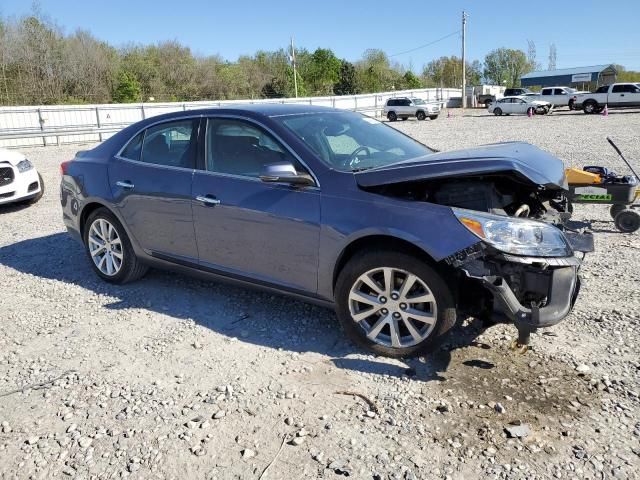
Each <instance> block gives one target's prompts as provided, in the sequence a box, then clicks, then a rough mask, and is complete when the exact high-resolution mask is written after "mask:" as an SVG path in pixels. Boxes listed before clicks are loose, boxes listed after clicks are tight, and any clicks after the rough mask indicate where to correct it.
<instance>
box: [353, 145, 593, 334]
mask: <svg viewBox="0 0 640 480" xmlns="http://www.w3.org/2000/svg"><path fill="white" fill-rule="evenodd" d="M366 173H367V172H364V174H363V175H361V176H359V181H358V183H359V186H360V188H363V189H365V190H367V191H370V192H375V193H378V194H381V195H385V196H391V197H395V198H401V199H404V200H409V201H422V202H429V203H434V204H439V205H444V206H448V207H451V209H452V212H453V214H454V215H455V216H456V217H457V218H458V220H459V222H460V223H461V224H462V225H463V226H464V227H466V229H467V230H469V231H470V232H471V233H473V234H474V235H475V236H476V237H477V238H478V242H477V243H475V244H473V245H472V246H470V247H468V248H466V249H464V250H462V251H459V252H456V253H454V254H452V255H450V256H448V257H447V258H445V259H443V260H441V262H442V263H443V264H444V266H445V268H444V269H443V270H446V271H447V272H448V275H450V276H452V277H453V278H450V280H451V281H450V284H451V285H456V286H457V297H458V305H459V310H461V311H462V312H463V313H464V314H468V315H469V316H473V317H476V318H481V319H487V320H489V319H491V320H495V319H496V318H497V319H505V320H508V321H511V322H513V323H514V324H515V326H516V327H517V329H518V342H517V343H519V344H521V345H527V344H528V342H529V336H530V334H531V332H533V331H535V330H536V329H538V328H543V327H549V326H552V325H555V324H557V323H558V322H560V321H561V320H562V319H563V318H565V317H566V316H567V315H568V314H569V312H570V311H571V309H572V307H573V305H574V303H575V300H576V298H577V295H578V291H579V289H580V277H579V269H580V265H581V263H582V258H579V257H578V256H577V255H578V252H581V253H582V254H585V253H587V252H592V251H593V237H592V236H591V235H590V234H583V233H579V232H575V231H572V230H570V229H569V228H568V227H567V226H566V222H567V220H568V219H569V217H570V213H569V211H568V209H569V203H568V201H567V197H566V193H567V184H566V179H565V177H564V171H563V164H562V161H561V160H559V159H557V158H555V157H553V156H551V155H549V154H547V153H546V152H543V151H541V150H539V149H537V148H535V147H533V146H531V145H526V144H520V143H511V144H503V145H496V146H488V147H483V148H481V149H477V150H466V151H464V152H462V153H456V152H451V153H447V154H435V155H433V156H432V158H431V160H430V161H424V162H414V163H411V164H405V165H402V167H399V168H396V169H391V168H390V169H387V170H386V171H377V172H371V174H369V175H366ZM359 175H360V174H359ZM583 256H584V255H582V257H583Z"/></svg>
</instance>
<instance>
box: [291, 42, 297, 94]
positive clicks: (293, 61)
mask: <svg viewBox="0 0 640 480" xmlns="http://www.w3.org/2000/svg"><path fill="white" fill-rule="evenodd" d="M291 63H293V89H294V91H295V94H296V98H298V74H297V73H296V49H295V48H294V47H293V37H291Z"/></svg>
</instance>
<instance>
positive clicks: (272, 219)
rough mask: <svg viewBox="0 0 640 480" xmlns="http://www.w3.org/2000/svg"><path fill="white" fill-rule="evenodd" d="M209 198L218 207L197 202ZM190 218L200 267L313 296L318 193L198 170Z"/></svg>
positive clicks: (311, 190)
mask: <svg viewBox="0 0 640 480" xmlns="http://www.w3.org/2000/svg"><path fill="white" fill-rule="evenodd" d="M207 195H208V196H209V197H210V198H215V199H216V200H218V201H219V202H220V203H219V204H211V205H207V204H205V203H204V202H201V201H197V200H195V198H196V197H198V196H201V197H205V196H207ZM193 197H194V201H193V215H194V223H195V230H196V236H197V243H198V250H199V252H200V264H201V265H202V266H204V267H209V268H214V269H220V270H223V271H226V272H228V273H230V274H233V275H240V276H250V277H253V278H255V279H257V280H260V281H264V282H267V283H272V284H278V285H280V286H284V287H287V288H292V289H296V290H304V291H306V292H311V293H315V292H317V275H318V248H319V236H320V192H319V191H318V190H317V189H307V190H305V189H295V188H292V187H290V186H287V185H279V184H267V183H263V182H261V181H260V180H258V179H251V178H239V177H235V176H230V175H222V174H213V173H208V172H196V173H195V175H194V182H193Z"/></svg>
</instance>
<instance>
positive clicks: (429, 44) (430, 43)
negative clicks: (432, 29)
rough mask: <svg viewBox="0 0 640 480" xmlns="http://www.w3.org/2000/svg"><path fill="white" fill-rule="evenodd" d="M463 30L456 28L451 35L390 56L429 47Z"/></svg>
mask: <svg viewBox="0 0 640 480" xmlns="http://www.w3.org/2000/svg"><path fill="white" fill-rule="evenodd" d="M460 32H461V30H456V31H455V32H452V33H450V34H449V35H445V36H444V37H442V38H439V39H437V40H434V41H433V42H429V43H425V44H424V45H420V46H419V47H415V48H411V49H409V50H405V51H404V52H399V53H394V54H393V55H389V57H397V56H399V55H404V54H406V53H411V52H415V51H416V50H420V49H422V48H427V47H430V46H431V45H435V44H436V43H438V42H441V41H443V40H446V39H447V38H450V37H453V36H454V35H458V34H459V33H460Z"/></svg>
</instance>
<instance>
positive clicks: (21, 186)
mask: <svg viewBox="0 0 640 480" xmlns="http://www.w3.org/2000/svg"><path fill="white" fill-rule="evenodd" d="M43 193H44V184H43V183H42V177H41V176H40V174H39V173H38V171H37V170H36V169H35V167H34V166H33V164H32V163H31V162H30V161H29V160H27V158H26V157H25V156H24V155H22V154H21V153H19V152H16V151H12V150H5V149H3V148H0V205H4V204H5V203H12V202H20V201H30V202H37V201H38V200H40V198H41V197H42V195H43Z"/></svg>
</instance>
